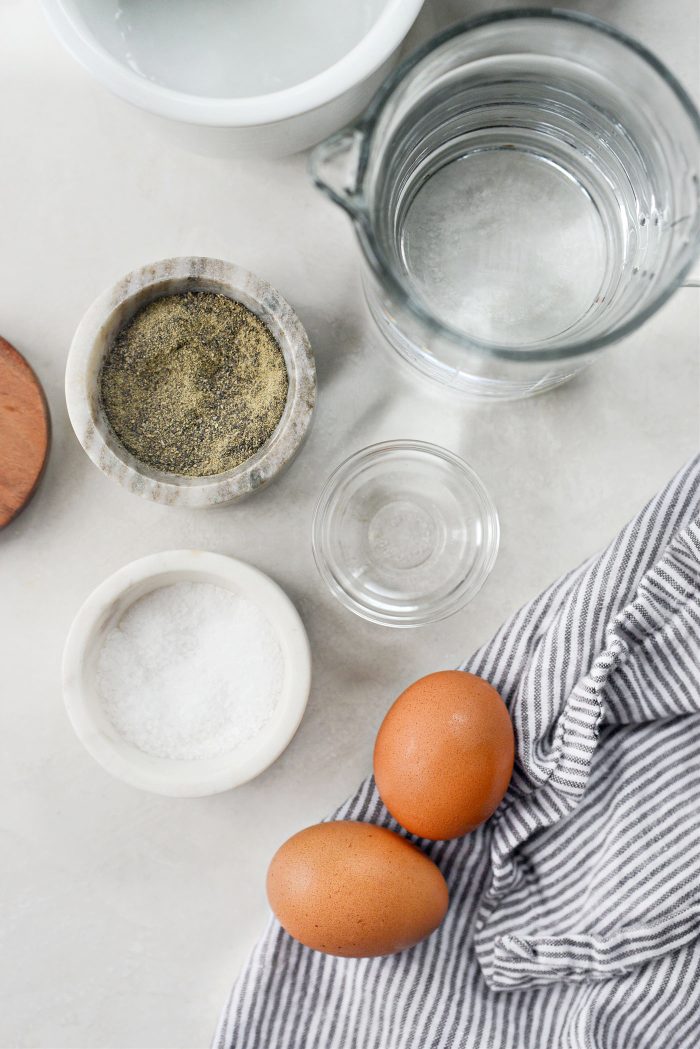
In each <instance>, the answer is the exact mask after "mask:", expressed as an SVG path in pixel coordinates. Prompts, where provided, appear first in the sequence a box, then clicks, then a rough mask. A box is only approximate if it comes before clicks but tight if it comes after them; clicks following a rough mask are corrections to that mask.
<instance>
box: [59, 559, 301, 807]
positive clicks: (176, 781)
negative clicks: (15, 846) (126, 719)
mask: <svg viewBox="0 0 700 1049" xmlns="http://www.w3.org/2000/svg"><path fill="white" fill-rule="evenodd" d="M180 582H202V583H213V584H214V585H216V586H221V587H226V588H227V589H229V590H231V591H233V592H234V593H235V594H237V595H238V596H240V597H243V598H246V599H247V600H248V601H251V602H253V603H255V604H257V605H258V606H259V608H261V609H262V610H263V611H264V613H265V614H266V615H267V617H268V619H269V621H270V623H271V624H272V627H273V629H274V630H275V632H276V634H277V637H278V640H279V644H280V648H281V650H282V656H283V660H284V667H285V671H284V682H283V687H282V694H281V696H280V700H279V703H278V705H277V708H276V710H275V712H274V714H273V716H272V718H271V720H270V721H269V722H268V723H267V724H266V725H265V726H264V728H263V729H262V731H261V732H260V733H259V734H258V735H257V736H256V737H254V738H253V739H250V740H248V741H247V742H245V743H243V744H241V745H240V746H239V747H237V748H236V749H235V750H234V751H232V752H231V753H228V754H221V755H219V756H218V757H215V758H206V759H200V760H192V761H184V760H171V759H167V758H159V757H153V756H151V755H149V754H145V753H143V751H141V750H139V749H138V748H136V747H135V746H133V745H132V744H131V743H128V742H126V740H124V739H122V737H121V736H120V735H119V734H118V733H117V731H116V729H115V728H114V727H113V726H112V724H111V722H110V721H109V719H108V717H107V714H106V713H105V711H104V709H103V707H102V704H101V702H100V699H99V696H98V694H97V691H96V687H95V668H96V662H97V656H98V653H99V650H100V646H101V643H102V640H103V638H104V636H105V633H106V631H107V630H108V629H109V627H110V626H111V625H112V624H113V623H114V622H115V621H116V620H118V619H119V618H120V617H121V616H122V615H123V614H124V612H125V611H126V609H127V608H128V607H129V606H130V605H131V604H133V603H134V601H137V600H138V599H139V598H140V597H143V595H144V594H147V593H149V592H150V591H152V590H156V589H158V588H159V587H162V586H168V585H170V584H172V583H180ZM310 682H311V654H310V649H309V641H308V638H307V635H306V631H305V629H304V624H303V623H302V621H301V618H300V617H299V613H298V612H297V610H296V609H295V607H294V605H293V604H292V602H291V601H290V600H289V598H288V597H287V595H286V594H285V593H284V591H283V590H281V589H280V587H279V586H278V585H277V584H276V583H274V582H273V581H272V580H271V579H270V578H268V576H266V575H264V574H263V573H262V572H259V571H258V570H257V569H256V568H252V567H251V566H250V565H247V564H244V563H243V562H242V561H236V560H234V559H233V558H230V557H225V556H224V555H222V554H212V553H206V552H204V551H200V550H169V551H167V552H165V553H161V554H153V555H151V556H150V557H143V558H141V559H140V560H138V561H132V562H131V564H128V565H126V566H125V567H124V568H121V569H119V571H118V572H115V573H114V575H111V576H109V578H108V579H105V581H104V582H103V583H101V584H100V586H98V587H97V589H96V590H94V591H93V592H92V594H90V596H89V597H88V599H87V601H86V602H85V603H84V605H83V606H82V608H81V609H80V611H79V612H78V614H77V616H76V617H75V620H74V621H73V625H72V627H71V629H70V632H69V634H68V639H67V641H66V646H65V649H64V653H63V695H64V699H65V704H66V709H67V711H68V716H69V718H70V720H71V723H72V725H73V728H74V729H75V732H76V734H77V736H78V738H79V739H80V741H81V743H82V744H83V746H84V747H85V749H86V750H87V751H88V752H89V753H90V754H91V755H92V757H93V758H94V759H95V760H96V761H97V762H99V764H100V765H101V766H102V767H103V768H104V769H106V771H107V772H110V773H111V774H112V775H113V776H116V777H117V778H118V779H121V780H123V781H124V782H125V783H129V784H131V786H133V787H138V788H140V789H141V790H148V791H151V792H153V793H155V794H165V795H169V796H171V797H178V798H194V797H201V796H204V795H207V794H218V793H220V792H221V791H224V790H229V789H230V788H231V787H237V786H239V785H240V784H241V783H245V782H247V781H248V780H250V779H253V777H254V776H258V775H259V774H260V773H261V772H263V770H264V769H266V768H267V767H268V766H269V765H271V764H272V763H273V761H275V760H276V759H277V758H278V757H279V755H280V754H281V753H282V751H283V750H284V749H285V747H286V746H287V745H288V744H289V742H290V740H291V739H292V737H293V735H294V733H295V732H296V730H297V728H298V726H299V723H300V721H301V719H302V717H303V714H304V710H305V709H306V702H307V699H308V695H309V687H310Z"/></svg>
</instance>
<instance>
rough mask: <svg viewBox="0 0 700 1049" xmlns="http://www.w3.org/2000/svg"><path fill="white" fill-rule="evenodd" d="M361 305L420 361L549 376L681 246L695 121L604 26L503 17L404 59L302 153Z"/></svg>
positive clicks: (504, 379) (671, 267)
mask: <svg viewBox="0 0 700 1049" xmlns="http://www.w3.org/2000/svg"><path fill="white" fill-rule="evenodd" d="M311 163H312V174H313V177H314V179H315V181H316V183H317V185H318V186H319V187H320V188H322V189H323V190H324V191H325V192H326V193H327V194H328V195H329V196H330V197H331V199H332V200H334V201H335V202H336V203H337V204H339V205H341V207H343V208H345V210H346V211H347V212H348V213H349V214H350V216H351V218H352V220H353V222H354V225H355V231H356V234H357V238H358V240H359V243H360V248H361V253H362V260H363V267H362V269H363V283H364V288H365V292H366V297H367V302H368V305H369V309H370V312H371V314H372V316H373V318H374V320H375V321H376V323H377V325H378V327H379V329H380V330H381V332H382V333H383V334H384V335H385V336H386V338H387V339H388V340H389V342H390V343H391V345H392V346H393V347H394V348H395V349H396V350H397V351H398V353H399V354H400V355H401V356H402V357H403V358H405V359H406V360H407V361H409V362H410V363H412V364H413V365H414V366H415V367H417V368H418V369H420V371H421V372H423V373H424V374H425V375H427V376H430V377H432V378H434V379H437V380H439V381H441V382H443V383H446V384H448V385H449V386H452V387H454V388H456V389H458V390H461V391H464V392H465V393H467V394H471V395H474V396H477V397H482V398H502V399H508V398H516V397H525V396H529V395H530V394H534V393H538V392H540V391H543V390H546V389H549V388H551V387H553V386H556V385H558V384H559V383H561V382H563V381H565V380H566V379H568V378H569V377H570V376H571V375H573V374H575V373H576V372H577V371H579V370H580V369H581V368H582V367H583V366H584V365H585V364H586V363H587V362H588V361H590V360H591V359H592V357H593V356H594V355H596V354H598V353H600V351H602V350H603V349H604V348H605V347H606V346H608V345H609V344H611V343H614V342H616V341H617V340H619V339H621V338H623V337H624V336H626V335H628V334H630V333H631V332H633V331H634V330H635V329H636V328H638V327H639V326H640V325H641V324H643V323H644V321H645V320H646V319H647V318H648V317H650V316H651V314H653V313H654V312H655V311H656V310H657V309H659V307H660V306H661V305H662V304H663V303H664V302H665V301H666V300H667V299H668V297H669V296H670V295H671V294H672V293H673V292H674V291H675V290H676V289H677V288H678V287H679V286H680V285H681V284H682V283H683V282H684V280H686V278H687V276H688V273H689V271H690V269H691V267H692V265H693V263H694V261H695V260H696V259H697V257H698V254H699V252H700V179H699V171H700V115H699V114H698V112H697V109H696V108H695V106H694V104H693V103H692V101H691V100H690V98H689V97H688V95H687V94H686V92H685V91H684V90H683V88H682V87H681V86H680V84H679V83H678V82H677V81H676V80H675V79H674V77H673V76H672V75H671V73H670V72H669V71H668V70H667V69H666V68H665V67H664V66H663V65H662V64H661V63H660V62H659V61H658V59H656V58H655V57H654V56H653V55H652V54H651V53H650V52H648V51H647V50H646V49H645V48H643V47H641V46H640V45H639V44H637V43H636V42H635V41H633V40H631V39H629V38H628V37H626V36H624V35H623V34H622V33H620V32H619V31H618V30H617V29H614V28H612V27H611V26H608V25H606V24H605V23H603V22H601V21H599V20H597V19H594V18H591V17H588V16H584V15H580V14H575V13H571V12H564V11H536V10H528V11H525V10H524V11H503V12H499V13H497V14H495V15H491V16H487V17H484V18H479V19H477V20H475V21H472V22H469V23H466V24H463V25H459V26H456V27H454V28H452V29H449V30H447V31H446V32H444V33H442V34H441V35H439V36H437V37H436V38H435V39H434V40H432V41H431V42H429V43H428V44H426V45H425V46H424V47H423V48H422V49H420V50H419V51H417V52H416V53H415V54H414V55H413V56H411V57H409V58H408V59H407V60H406V61H405V62H404V64H403V65H402V66H400V67H399V69H398V70H397V71H396V72H395V73H394V74H393V75H392V76H391V77H390V78H389V80H388V81H387V82H386V84H385V85H384V87H383V88H382V90H381V91H380V93H379V94H378V96H377V97H376V98H375V99H374V101H373V102H372V104H371V106H370V108H369V109H368V111H367V112H366V113H365V114H364V116H363V117H362V118H360V120H359V121H358V122H357V123H356V124H355V125H353V126H351V127H349V128H347V129H346V130H345V131H342V132H340V133H339V134H337V135H334V136H333V137H332V138H329V139H328V140H326V141H325V142H324V143H322V144H321V145H320V146H318V147H317V148H316V149H315V151H314V153H313V155H312V162H311Z"/></svg>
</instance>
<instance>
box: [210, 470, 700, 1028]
mask: <svg viewBox="0 0 700 1049" xmlns="http://www.w3.org/2000/svg"><path fill="white" fill-rule="evenodd" d="M463 669H466V670H470V671H472V672H474V673H475V674H479V675H481V676H482V677H484V678H486V679H487V680H488V681H491V682H492V683H493V684H494V685H495V686H496V688H497V689H498V690H499V692H500V693H501V695H502V696H503V697H504V699H505V700H506V702H507V704H508V706H509V709H510V712H511V716H512V718H513V722H514V725H515V731H516V739H517V757H516V771H515V774H514V778H513V781H512V784H511V787H510V789H509V791H508V794H507V795H506V798H505V799H504V801H503V803H502V804H501V806H500V808H499V809H498V811H497V813H496V815H495V816H494V817H493V818H492V819H491V820H490V821H489V822H488V823H487V824H486V825H484V826H483V827H480V828H479V829H478V830H477V831H475V832H474V833H472V834H469V835H467V836H466V837H464V838H459V839H457V840H455V841H449V842H423V841H421V842H419V844H420V845H421V847H422V848H424V849H425V851H426V852H427V853H428V854H429V855H430V856H431V857H432V858H433V859H434V860H435V862H436V863H437V864H438V866H439V867H440V869H441V870H442V872H443V873H444V875H445V877H446V879H447V882H448V885H449V889H450V908H449V911H448V915H447V918H446V919H445V921H444V923H443V924H442V926H441V927H440V929H438V931H437V932H435V933H434V934H433V935H432V936H431V937H429V938H428V939H427V940H425V941H424V942H423V943H421V944H419V945H418V946H416V947H414V948H412V949H411V950H409V951H404V952H403V953H402V954H398V955H393V956H391V957H387V958H374V959H360V960H355V959H343V958H332V957H328V956H326V955H323V954H318V953H315V952H313V951H310V950H307V949H306V948H305V947H302V946H300V945H299V944H297V943H296V942H295V941H293V940H292V939H291V938H290V937H289V936H287V935H286V933H284V932H283V931H282V929H281V928H280V926H279V925H278V924H277V923H276V922H275V921H274V920H273V921H271V922H270V924H269V926H268V929H267V931H266V932H265V934H264V936H263V938H262V940H261V941H260V942H259V943H258V945H257V947H256V948H255V950H254V952H253V954H252V956H251V958H250V961H249V962H248V965H247V967H246V968H245V970H244V972H243V974H242V976H241V977H240V979H239V980H238V982H237V983H236V984H235V986H234V988H233V991H232V994H231V998H230V1000H229V1002H228V1004H227V1006H226V1008H225V1010H224V1013H223V1016H222V1018H221V1021H220V1024H219V1029H218V1031H217V1034H216V1038H215V1043H214V1044H215V1046H216V1047H217V1049H696V1047H698V1046H700V456H698V457H697V458H696V459H695V460H693V461H692V462H691V463H690V464H688V466H686V467H685V468H684V469H683V470H682V471H681V472H680V473H679V474H678V475H677V476H676V477H675V478H674V479H673V480H672V481H671V483H670V484H669V485H668V486H667V487H666V488H665V489H664V490H663V491H662V492H661V493H660V494H659V495H658V496H657V497H656V498H654V499H653V500H652V501H651V502H650V503H649V504H648V505H647V506H646V507H645V508H644V509H643V510H642V511H641V513H640V514H639V515H638V516H637V517H636V518H635V519H634V520H633V521H632V522H631V523H630V524H629V525H628V526H627V527H626V528H625V529H624V530H623V531H622V532H621V533H620V535H618V537H617V538H616V539H615V540H614V542H612V543H611V544H610V546H609V547H608V548H607V550H605V552H604V553H603V554H602V555H601V556H599V557H594V558H592V559H591V560H590V561H588V562H586V563H585V564H584V565H582V566H581V567H580V568H578V569H576V570H575V571H573V572H571V573H570V574H569V575H567V576H565V577H564V578H563V579H560V580H559V581H558V582H556V583H554V584H553V585H552V586H551V587H550V588H549V589H548V590H547V591H545V593H543V594H542V595H541V596H540V597H538V598H536V599H535V600H534V601H532V602H531V603H530V604H528V605H526V606H525V607H524V608H522V609H521V610H520V611H519V612H518V613H517V614H516V615H515V616H513V618H512V619H511V620H510V621H509V622H507V623H506V624H505V626H503V627H502V629H501V630H500V631H499V633H498V634H497V635H496V636H495V637H494V638H493V640H492V641H490V642H489V643H488V644H487V645H485V646H484V647H483V648H481V649H480V650H479V651H478V652H477V653H476V654H475V655H474V656H472V658H471V659H468V660H467V661H466V662H465V663H464V664H463ZM335 817H336V818H346V819H356V820H365V821H368V822H373V823H379V824H382V825H384V826H388V827H392V828H393V829H398V828H397V825H396V824H395V823H394V822H393V821H392V819H391V817H390V816H389V815H388V813H387V811H386V809H385V808H384V807H383V805H382V803H381V801H380V799H379V797H378V795H377V792H376V790H375V787H374V783H373V780H372V779H369V780H367V781H366V782H365V783H364V784H363V785H362V787H361V788H360V789H359V791H358V792H357V794H356V795H355V796H354V797H353V798H352V799H350V800H349V801H348V802H347V803H346V804H345V805H343V806H342V807H341V809H340V810H339V811H338V812H337V813H336V814H335ZM413 840H416V839H413Z"/></svg>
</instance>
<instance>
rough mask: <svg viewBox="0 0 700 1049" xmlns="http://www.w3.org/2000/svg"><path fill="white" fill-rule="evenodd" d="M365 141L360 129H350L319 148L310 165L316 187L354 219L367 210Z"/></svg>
mask: <svg viewBox="0 0 700 1049" xmlns="http://www.w3.org/2000/svg"><path fill="white" fill-rule="evenodd" d="M364 141H365V136H364V134H363V132H362V131H361V130H360V129H359V128H357V127H353V126H350V127H347V128H345V129H344V130H343V131H339V132H338V133H337V134H335V135H332V136H331V137H330V138H327V139H326V140H325V141H324V142H321V143H320V144H319V145H318V146H316V148H315V149H314V150H313V151H312V153H311V158H310V161H309V167H310V171H311V177H312V178H313V180H314V183H315V185H316V186H318V188H319V189H320V190H322V191H323V192H324V193H325V194H326V196H328V197H330V199H331V200H332V201H333V202H334V203H335V204H337V205H338V206H339V207H341V208H343V209H344V210H345V211H347V212H348V214H349V215H350V216H351V218H353V219H357V218H359V217H360V215H361V214H363V213H364V212H365V210H366V208H365V201H364V196H363V193H362V165H363V150H362V147H363V143H364Z"/></svg>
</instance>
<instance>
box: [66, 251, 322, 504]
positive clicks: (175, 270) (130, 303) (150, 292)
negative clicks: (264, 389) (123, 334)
mask: <svg viewBox="0 0 700 1049" xmlns="http://www.w3.org/2000/svg"><path fill="white" fill-rule="evenodd" d="M184 291H209V292H217V293H219V294H223V295H227V296H228V297H229V298H231V299H234V300H236V301H237V302H241V303H243V305H244V306H247V307H248V309H250V310H252V312H253V313H255V314H256V315H257V316H258V317H260V319H261V320H262V321H263V323H264V324H266V325H267V327H268V328H269V329H270V331H271V332H272V334H273V335H274V337H275V339H276V340H277V343H278V345H279V347H280V349H281V350H282V353H283V354H284V359H285V363H286V365H287V373H288V375H289V392H288V394H287V403H286V405H285V408H284V412H283V414H282V418H281V419H280V421H279V424H278V426H277V428H276V430H275V431H274V433H273V434H272V436H271V437H270V439H269V440H268V441H267V442H266V443H265V444H264V445H263V446H262V448H260V449H259V450H258V451H257V452H256V453H255V455H253V456H251V458H250V459H247V460H246V461H245V462H244V463H241V464H240V466H236V467H235V468H234V469H233V470H229V471H227V472H226V473H222V474H216V475H214V476H211V477H181V476H179V475H177V474H170V473H161V472H160V471H158V470H154V469H152V468H151V467H149V466H146V465H145V464H144V463H141V462H139V460H138V459H136V458H135V457H134V456H133V455H131V453H130V452H128V451H127V450H126V448H124V446H123V445H122V444H121V442H120V441H119V439H118V438H117V436H116V434H115V433H114V432H113V430H112V428H111V426H110V424H109V422H108V420H107V417H106V415H105V412H104V409H103V407H102V403H101V399H100V394H99V377H100V369H101V365H102V360H103V358H104V355H105V352H106V351H107V349H108V348H109V346H110V344H111V341H112V339H113V338H114V337H115V335H116V334H117V332H118V331H119V330H120V328H122V327H123V325H124V324H125V323H126V322H127V321H128V320H130V318H131V317H132V316H133V315H134V314H135V313H136V312H137V310H139V309H140V308H141V307H142V306H145V305H146V304H147V303H149V302H151V301H152V300H153V299H156V298H159V297H160V296H162V295H174V294H178V293H179V292H184ZM315 400H316V369H315V366H314V359H313V355H312V352H311V347H310V345H309V340H308V337H307V334H306V332H305V331H304V328H303V326H302V324H301V321H300V320H299V318H298V317H297V315H296V313H295V312H294V310H293V309H292V307H291V306H290V305H289V303H288V302H286V300H285V299H283V298H282V296H281V295H280V294H279V292H277V291H276V290H275V289H274V288H273V287H272V285H270V284H268V283H267V281H264V280H262V279H261V278H260V277H257V276H255V274H253V273H250V272H249V271H248V270H244V269H241V267H240V266H235V265H233V264H232V263H230V262H223V261H221V260H220V259H208V258H198V257H185V258H174V259H164V260H163V261H161V262H155V263H152V264H151V265H149V266H143V267H142V268H141V269H138V270H133V271H132V272H131V273H129V274H127V276H125V277H123V278H122V280H120V281H118V282H117V283H116V284H115V285H114V286H113V287H111V288H109V289H108V290H107V291H105V292H103V293H102V295H100V296H99V297H98V298H97V299H96V300H95V302H93V304H92V306H90V308H89V309H88V311H87V313H86V314H85V316H84V317H83V319H82V321H81V322H80V325H79V327H78V330H77V331H76V333H75V336H74V338H73V342H72V345H71V348H70V353H69V355H68V363H67V365H66V403H67V406H68V414H69V416H70V421H71V423H72V425H73V429H74V430H75V433H76V436H77V438H78V440H79V441H80V443H81V445H82V446H83V448H84V449H85V451H86V452H87V454H88V455H89V456H90V458H91V459H92V461H93V463H95V465H96V466H98V467H99V468H100V470H102V472H103V473H105V474H106V475H107V476H108V477H111V478H113V479H114V480H115V481H118V482H119V484H121V485H123V486H124V487H125V488H128V489H129V491H130V492H133V493H134V494H135V495H140V496H143V497H144V498H146V499H152V500H154V501H155V502H158V503H166V504H167V505H170V506H185V507H189V508H194V509H199V508H206V507H210V506H220V505H223V504H225V503H231V502H234V501H235V500H236V499H240V498H241V497H243V496H245V495H248V494H249V493H250V492H253V491H255V490H256V489H258V488H261V487H262V486H263V485H265V484H267V483H268V482H269V481H271V480H272V478H273V477H275V476H276V475H277V474H278V473H279V472H280V471H281V470H283V469H284V468H285V466H287V465H288V464H289V463H290V462H291V460H292V459H293V458H294V456H295V455H296V453H297V452H298V450H299V448H300V447H301V444H302V442H303V440H304V438H305V436H306V433H307V430H308V428H309V424H310V422H311V417H312V415H313V409H314V404H315Z"/></svg>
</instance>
